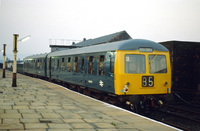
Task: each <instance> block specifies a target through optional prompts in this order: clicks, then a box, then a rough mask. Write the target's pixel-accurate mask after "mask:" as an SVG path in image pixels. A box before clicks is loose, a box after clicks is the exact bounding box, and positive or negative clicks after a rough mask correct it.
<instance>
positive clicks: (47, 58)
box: [47, 58, 49, 70]
mask: <svg viewBox="0 0 200 131" xmlns="http://www.w3.org/2000/svg"><path fill="white" fill-rule="evenodd" d="M48 69H49V59H48V58H47V70H48Z"/></svg>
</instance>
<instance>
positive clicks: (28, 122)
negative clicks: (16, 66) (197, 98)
mask: <svg viewBox="0 0 200 131" xmlns="http://www.w3.org/2000/svg"><path fill="white" fill-rule="evenodd" d="M0 130H10V131H12V130H13V131H14V130H37V131H47V130H48V131H66V130H73V131H174V130H178V129H176V128H174V127H171V126H168V125H165V124H162V123H159V122H156V121H153V120H150V119H148V118H145V117H141V116H139V115H137V114H134V113H131V112H128V111H125V110H123V109H120V108H117V107H115V106H112V105H110V104H106V103H103V102H100V101H98V100H95V99H93V98H89V97H87V96H84V95H82V94H79V93H76V92H73V91H70V90H68V89H65V88H64V87H62V86H59V85H56V84H53V83H49V82H46V81H43V80H39V79H36V78H31V77H28V76H25V75H21V74H17V87H12V72H10V71H7V70H6V78H2V69H0Z"/></svg>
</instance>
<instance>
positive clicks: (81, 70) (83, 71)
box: [80, 57, 86, 86]
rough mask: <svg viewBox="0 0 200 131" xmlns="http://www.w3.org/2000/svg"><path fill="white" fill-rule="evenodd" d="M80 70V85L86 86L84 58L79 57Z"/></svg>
mask: <svg viewBox="0 0 200 131" xmlns="http://www.w3.org/2000/svg"><path fill="white" fill-rule="evenodd" d="M80 61H81V68H80V72H81V75H82V77H81V85H83V86H86V79H85V75H86V66H85V64H86V60H85V58H84V57H81V60H80Z"/></svg>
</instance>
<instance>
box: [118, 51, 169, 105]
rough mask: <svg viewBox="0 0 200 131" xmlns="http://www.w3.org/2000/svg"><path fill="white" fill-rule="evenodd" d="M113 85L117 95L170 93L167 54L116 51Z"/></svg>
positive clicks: (162, 52) (161, 52)
mask: <svg viewBox="0 0 200 131" xmlns="http://www.w3.org/2000/svg"><path fill="white" fill-rule="evenodd" d="M114 84H115V94H117V95H131V96H142V95H143V96H147V95H154V96H158V95H162V94H168V93H171V67H170V56H169V52H167V51H153V49H151V48H141V49H139V50H136V51H122V50H118V51H116V63H115V80H114ZM133 98H134V97H133ZM133 101H134V100H133Z"/></svg>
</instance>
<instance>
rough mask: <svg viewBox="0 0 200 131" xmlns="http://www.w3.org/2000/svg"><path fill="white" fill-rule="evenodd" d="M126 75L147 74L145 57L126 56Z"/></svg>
mask: <svg viewBox="0 0 200 131" xmlns="http://www.w3.org/2000/svg"><path fill="white" fill-rule="evenodd" d="M125 73H130V74H143V73H146V67H145V56H144V55H125Z"/></svg>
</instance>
